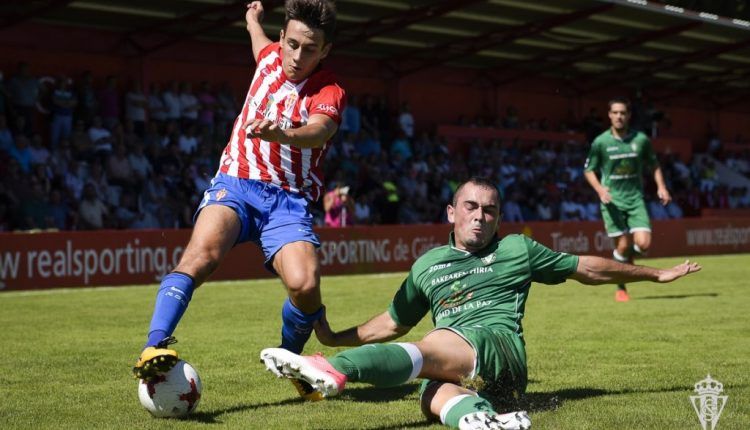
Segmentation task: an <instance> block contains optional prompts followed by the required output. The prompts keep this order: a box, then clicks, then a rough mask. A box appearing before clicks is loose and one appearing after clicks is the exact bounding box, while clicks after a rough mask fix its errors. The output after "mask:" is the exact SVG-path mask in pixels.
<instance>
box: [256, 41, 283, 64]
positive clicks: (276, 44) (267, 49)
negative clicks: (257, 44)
mask: <svg viewBox="0 0 750 430" xmlns="http://www.w3.org/2000/svg"><path fill="white" fill-rule="evenodd" d="M278 49H279V42H273V43H269V44H268V45H266V46H265V48H263V49H261V50H260V52H258V58H256V59H255V62H256V63H258V64H260V62H261V61H263V59H264V58H266V57H268V54H270V53H271V52H273V51H275V50H278Z"/></svg>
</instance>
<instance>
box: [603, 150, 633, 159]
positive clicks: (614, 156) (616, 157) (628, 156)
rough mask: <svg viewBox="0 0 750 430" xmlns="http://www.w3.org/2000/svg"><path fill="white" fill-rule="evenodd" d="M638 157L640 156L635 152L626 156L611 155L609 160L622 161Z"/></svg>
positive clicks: (625, 154) (627, 153)
mask: <svg viewBox="0 0 750 430" xmlns="http://www.w3.org/2000/svg"><path fill="white" fill-rule="evenodd" d="M637 157H638V154H636V153H635V152H626V153H624V154H617V155H610V156H609V159H610V160H621V159H623V158H637Z"/></svg>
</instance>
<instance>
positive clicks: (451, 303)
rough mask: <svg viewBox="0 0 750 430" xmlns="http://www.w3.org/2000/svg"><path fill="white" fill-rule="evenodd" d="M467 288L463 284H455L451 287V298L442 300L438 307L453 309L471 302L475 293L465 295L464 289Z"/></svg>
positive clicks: (457, 282)
mask: <svg viewBox="0 0 750 430" xmlns="http://www.w3.org/2000/svg"><path fill="white" fill-rule="evenodd" d="M465 288H466V284H462V283H461V282H459V281H456V282H454V283H453V284H452V285H451V291H453V292H452V293H451V295H450V296H448V297H446V298H444V299H442V300H440V302H439V303H438V306H440V307H441V308H443V309H447V308H452V307H455V306H459V305H461V304H463V303H465V302H466V301H467V300H471V298H472V297H473V296H474V292H473V291H469V292H468V293H466V294H465V292H464V289H465Z"/></svg>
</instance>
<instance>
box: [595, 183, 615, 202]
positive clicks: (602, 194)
mask: <svg viewBox="0 0 750 430" xmlns="http://www.w3.org/2000/svg"><path fill="white" fill-rule="evenodd" d="M596 193H597V194H599V200H601V202H602V203H604V204H605V205H608V204H610V203H611V202H612V196H611V195H610V194H609V188H607V187H602V188H600V189H599V190H598V191H597V192H596Z"/></svg>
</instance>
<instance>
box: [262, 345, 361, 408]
mask: <svg viewBox="0 0 750 430" xmlns="http://www.w3.org/2000/svg"><path fill="white" fill-rule="evenodd" d="M260 360H261V362H262V363H263V364H265V366H266V369H268V370H269V371H271V372H272V373H274V374H275V375H276V376H277V377H279V378H288V379H290V380H292V381H295V382H297V383H298V384H303V386H302V387H296V388H297V391H299V393H300V395H301V396H302V397H303V398H305V399H306V400H313V401H317V400H322V399H324V398H326V397H333V396H336V395H338V394H341V392H342V391H343V390H344V386H345V385H346V375H344V374H343V373H341V372H339V371H338V370H336V369H335V368H334V367H333V366H331V364H330V363H329V362H328V360H326V359H325V358H324V357H323V356H322V355H321V354H316V355H311V356H301V355H297V354H295V353H293V352H291V351H289V350H287V349H284V348H266V349H264V350H263V351H261V352H260ZM304 384H306V385H304Z"/></svg>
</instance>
